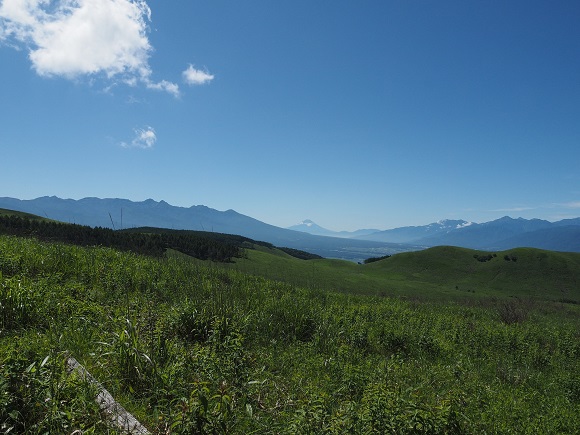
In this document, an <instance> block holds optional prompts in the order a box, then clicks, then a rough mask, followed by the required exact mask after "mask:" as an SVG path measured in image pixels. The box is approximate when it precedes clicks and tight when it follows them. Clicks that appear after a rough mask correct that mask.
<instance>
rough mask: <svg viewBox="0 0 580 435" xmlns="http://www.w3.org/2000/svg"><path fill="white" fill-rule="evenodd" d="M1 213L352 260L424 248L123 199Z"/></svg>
mask: <svg viewBox="0 0 580 435" xmlns="http://www.w3.org/2000/svg"><path fill="white" fill-rule="evenodd" d="M0 208H4V209H9V210H16V211H23V212H27V213H32V214H35V215H38V216H42V217H46V218H50V219H54V220H58V221H62V222H68V223H74V224H80V225H89V226H93V227H104V228H113V229H127V228H135V227H158V228H168V229H179V230H196V231H211V232H216V233H225V234H237V235H241V236H245V237H249V238H251V239H254V240H258V241H264V242H269V243H272V244H273V245H275V246H280V247H288V248H294V249H299V250H302V251H306V252H311V253H313V254H318V255H321V256H323V257H326V258H340V259H345V260H350V261H363V260H364V259H366V258H369V257H380V256H383V255H390V254H395V253H397V252H404V251H413V250H418V249H422V247H420V246H412V245H407V244H404V245H401V244H398V243H388V242H380V241H374V240H363V239H344V238H338V237H323V236H317V235H312V234H308V233H304V232H300V231H293V230H289V229H285V228H280V227H276V226H274V225H269V224H267V223H264V222H261V221H259V220H257V219H254V218H251V217H249V216H245V215H243V214H240V213H238V212H236V211H234V210H227V211H218V210H215V209H212V208H209V207H206V206H203V205H194V206H192V207H187V208H186V207H177V206H173V205H170V204H168V203H167V202H165V201H159V202H158V201H154V200H152V199H147V200H145V201H140V202H135V201H130V200H127V199H117V198H106V199H100V198H83V199H79V200H73V199H61V198H58V197H56V196H43V197H41V198H36V199H31V200H20V199H15V198H7V197H0Z"/></svg>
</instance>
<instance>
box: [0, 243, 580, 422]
mask: <svg viewBox="0 0 580 435" xmlns="http://www.w3.org/2000/svg"><path fill="white" fill-rule="evenodd" d="M493 254H494V253H483V252H477V251H471V250H466V249H457V248H451V247H439V248H433V249H429V250H425V251H421V252H414V253H404V254H397V255H395V256H392V257H390V258H387V259H385V260H381V261H378V262H375V263H370V264H365V265H359V264H354V263H349V262H345V261H338V260H299V259H297V258H294V257H291V256H289V255H288V254H286V253H283V252H282V251H279V250H277V249H273V248H269V247H267V246H263V245H262V246H256V247H255V249H247V250H246V251H245V255H244V256H242V257H241V258H234V259H233V260H232V262H230V263H218V262H211V261H201V260H196V259H193V258H191V257H190V256H187V255H185V254H183V253H178V252H177V251H168V253H167V255H166V256H165V257H161V258H159V257H147V256H142V255H138V254H136V253H132V252H121V251H117V250H114V249H111V248H105V247H80V246H73V245H66V244H62V243H56V242H47V241H44V242H41V241H37V240H35V239H33V238H23V237H16V236H0V374H1V375H0V432H4V433H27V434H28V433H30V434H45V433H50V434H72V433H95V434H100V433H116V432H115V430H114V429H113V428H112V427H111V426H109V425H108V424H107V421H106V420H107V418H106V416H105V415H104V414H103V413H102V412H101V411H100V410H99V408H98V405H97V404H96V403H95V401H94V397H95V396H96V391H95V389H94V387H91V386H90V385H88V384H87V383H86V382H85V381H83V380H82V379H80V378H79V377H76V376H74V375H69V374H68V373H67V371H66V368H65V361H66V358H67V357H68V356H73V357H75V358H76V359H77V360H79V361H80V362H81V363H82V364H83V365H84V366H85V367H86V368H87V369H88V370H89V371H90V372H91V373H92V375H93V376H94V377H95V378H96V379H97V380H99V381H100V382H101V383H102V384H103V385H104V386H105V387H106V388H107V389H108V391H110V392H111V394H112V395H113V396H114V397H115V398H116V399H117V400H118V401H119V402H120V403H121V404H122V405H123V406H124V407H125V408H126V409H127V410H128V411H129V412H131V413H132V414H133V415H135V416H136V417H137V419H138V420H139V421H141V423H143V424H144V425H145V426H146V427H147V428H148V429H149V430H150V431H151V432H152V433H155V434H169V433H171V434H222V433H223V434H233V433H235V434H249V433H255V434H295V433H297V434H318V433H325V434H343V433H360V434H371V433H394V434H398V433H402V434H404V433H409V434H481V433H489V434H496V433H498V434H500V433H501V434H503V433H527V434H539V433H541V434H550V433H551V434H566V433H568V434H574V433H578V428H579V427H580V305H579V304H578V302H579V301H580V293H579V292H580V289H579V286H578V279H579V278H580V255H578V254H566V253H556V252H548V251H539V250H533V249H515V250H510V251H506V252H497V253H495V256H494V255H493Z"/></svg>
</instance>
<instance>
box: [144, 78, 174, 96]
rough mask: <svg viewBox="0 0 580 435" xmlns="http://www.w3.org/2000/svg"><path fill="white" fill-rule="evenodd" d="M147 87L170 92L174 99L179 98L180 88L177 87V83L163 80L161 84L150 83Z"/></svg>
mask: <svg viewBox="0 0 580 435" xmlns="http://www.w3.org/2000/svg"><path fill="white" fill-rule="evenodd" d="M146 85H147V87H148V88H149V89H154V90H157V91H165V92H169V93H170V94H171V95H173V96H174V97H176V98H177V97H179V86H177V85H176V84H175V83H171V82H168V81H167V80H161V81H160V82H159V83H152V82H150V81H148V82H147V83H146Z"/></svg>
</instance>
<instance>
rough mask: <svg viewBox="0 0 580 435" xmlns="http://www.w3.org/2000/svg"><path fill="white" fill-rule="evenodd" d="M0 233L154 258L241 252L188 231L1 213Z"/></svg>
mask: <svg viewBox="0 0 580 435" xmlns="http://www.w3.org/2000/svg"><path fill="white" fill-rule="evenodd" d="M0 233H2V234H10V235H15V236H25V237H35V238H37V239H40V240H45V241H57V242H64V243H70V244H74V245H80V246H105V247H110V248H114V249H119V250H123V251H132V252H135V253H137V254H142V255H148V256H153V257H161V256H162V255H163V254H164V253H165V252H166V250H167V249H174V250H176V251H179V252H182V253H184V254H187V255H190V256H192V257H194V258H198V259H200V260H212V261H219V262H230V261H232V259H233V258H234V257H241V256H242V252H243V251H242V248H241V246H240V244H239V243H231V242H230V241H228V240H227V239H223V240H219V239H217V238H210V237H204V236H203V235H199V234H196V233H193V232H188V231H178V232H175V231H170V230H168V231H163V230H160V231H158V232H154V231H151V232H146V231H145V229H144V230H143V231H134V230H133V231H115V230H112V229H110V228H102V227H89V226H86V225H78V224H67V223H62V222H57V221H50V220H44V219H29V218H25V217H21V216H17V215H9V214H8V215H0Z"/></svg>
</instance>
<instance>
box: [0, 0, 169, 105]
mask: <svg viewBox="0 0 580 435" xmlns="http://www.w3.org/2000/svg"><path fill="white" fill-rule="evenodd" d="M150 20H151V10H150V9H149V6H148V5H147V3H146V2H145V1H144V0H4V1H3V2H2V4H1V6H0V42H4V43H8V44H12V45H17V46H21V47H25V48H26V49H27V50H28V52H29V58H30V61H31V62H32V66H33V68H34V70H35V71H36V72H37V73H38V74H39V75H41V76H61V77H66V78H76V77H79V76H83V75H97V74H103V75H104V76H106V77H107V78H109V79H112V78H113V77H115V78H120V79H121V80H122V81H124V82H125V83H126V84H129V85H136V84H137V83H139V82H141V83H144V84H145V86H146V87H147V88H150V89H158V90H163V91H166V92H169V93H171V94H173V95H178V93H179V88H178V86H177V85H176V84H174V83H170V82H167V81H165V80H163V81H161V82H159V83H155V82H153V81H152V80H151V78H150V77H151V68H150V67H149V63H148V59H149V55H150V53H151V51H152V47H151V44H150V43H149V39H148V37H147V30H148V29H147V23H148V22H149V21H150Z"/></svg>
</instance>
